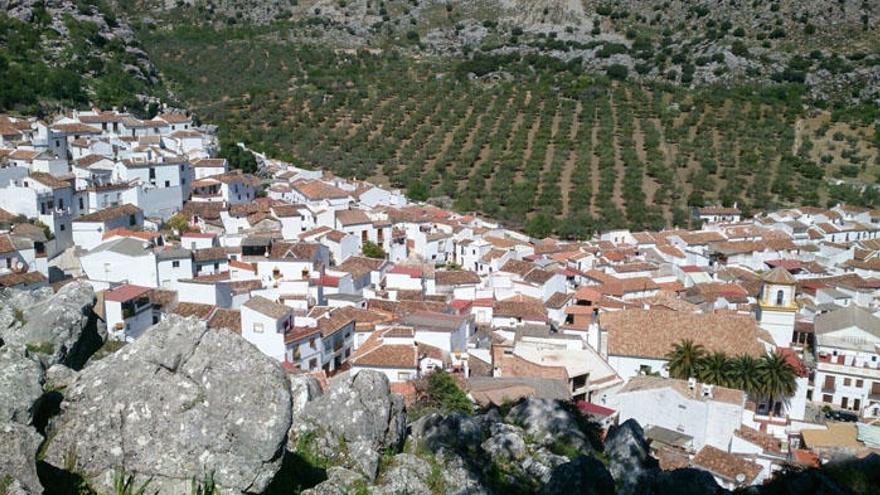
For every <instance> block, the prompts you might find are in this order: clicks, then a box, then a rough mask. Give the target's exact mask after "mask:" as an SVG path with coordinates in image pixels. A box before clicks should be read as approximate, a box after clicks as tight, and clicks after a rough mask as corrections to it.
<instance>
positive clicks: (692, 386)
mask: <svg viewBox="0 0 880 495" xmlns="http://www.w3.org/2000/svg"><path fill="white" fill-rule="evenodd" d="M695 388H697V379H696V378H693V377H691V378H688V390H694V389H695Z"/></svg>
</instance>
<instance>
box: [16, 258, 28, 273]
mask: <svg viewBox="0 0 880 495" xmlns="http://www.w3.org/2000/svg"><path fill="white" fill-rule="evenodd" d="M12 271H13V272H15V273H27V271H28V264H27V263H25V262H24V261H22V260H20V259H16V260H15V261H14V262H13V263H12Z"/></svg>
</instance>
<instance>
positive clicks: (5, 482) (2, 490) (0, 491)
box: [0, 474, 13, 495]
mask: <svg viewBox="0 0 880 495" xmlns="http://www.w3.org/2000/svg"><path fill="white" fill-rule="evenodd" d="M12 481H13V479H12V476H10V475H8V474H7V475H5V476H3V477H2V478H0V495H6V491H7V490H9V486H10V485H12Z"/></svg>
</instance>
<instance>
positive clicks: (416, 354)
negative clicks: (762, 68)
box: [0, 110, 880, 488]
mask: <svg viewBox="0 0 880 495" xmlns="http://www.w3.org/2000/svg"><path fill="white" fill-rule="evenodd" d="M216 155H217V149H216V137H215V129H212V128H205V127H197V126H195V125H194V123H193V120H192V119H191V118H190V117H189V116H188V115H187V114H185V113H182V112H168V113H160V114H159V115H157V116H156V117H155V118H153V119H151V120H141V119H138V118H135V117H133V116H132V115H129V114H126V113H120V112H117V111H97V110H95V111H89V112H73V113H71V114H69V115H66V116H62V117H58V118H56V119H55V120H53V121H51V122H46V121H41V120H38V119H35V118H16V117H9V116H0V160H2V168H0V286H2V287H5V288H18V289H36V288H40V287H44V286H47V285H53V286H55V287H57V286H59V285H61V284H64V283H66V282H68V281H70V280H73V279H82V280H86V281H88V282H89V283H90V284H91V285H92V286H94V288H95V290H96V292H97V294H98V299H97V304H96V306H95V311H96V313H97V314H98V315H99V317H100V319H101V320H102V321H103V323H104V324H106V327H107V329H108V331H109V332H110V334H111V336H112V338H115V339H119V340H124V341H133V340H135V339H137V338H138V337H139V336H140V335H141V334H142V333H143V332H144V331H146V330H147V329H148V328H150V327H151V326H152V325H154V324H156V323H157V322H159V321H161V320H163V319H164V318H167V317H168V316H169V315H171V314H176V315H182V316H188V317H195V318H198V319H201V320H204V321H205V322H206V323H207V325H208V326H209V327H211V328H216V329H218V331H220V329H227V330H229V331H233V332H236V333H239V334H240V335H241V336H242V337H243V338H245V339H247V340H248V341H249V342H251V343H253V345H255V346H256V347H257V348H259V349H260V350H261V351H262V352H263V353H265V354H266V355H268V356H271V357H272V358H274V359H276V360H278V361H279V362H280V363H282V365H283V366H284V367H285V368H286V369H287V370H289V372H291V373H312V374H315V375H316V376H319V377H322V379H325V378H328V377H334V376H337V375H340V374H343V373H345V374H354V373H358V372H359V371H361V370H365V369H370V370H376V371H379V372H382V373H384V374H385V375H386V376H387V377H388V379H389V380H390V382H391V383H392V386H393V388H394V390H395V391H396V392H399V393H401V394H403V395H404V396H405V397H406V398H407V399H408V400H412V398H413V394H414V393H415V387H414V385H413V381H414V380H417V379H419V378H420V377H423V376H425V375H426V374H428V373H431V372H432V371H434V370H438V369H443V370H446V371H448V372H450V373H453V374H454V375H455V376H456V377H457V379H458V381H459V382H460V383H461V384H462V386H463V387H464V389H465V390H466V391H467V393H468V394H469V396H470V397H471V398H472V399H473V400H474V401H475V402H477V403H478V404H480V405H483V406H488V405H493V404H494V405H499V404H502V403H504V402H507V401H511V400H516V399H519V398H522V397H529V396H536V397H546V398H554V399H562V400H571V401H574V402H575V403H576V404H577V405H578V407H580V409H581V410H582V411H583V412H584V414H588V415H590V416H591V417H592V418H593V419H594V420H596V421H600V422H602V423H603V424H605V425H611V424H613V423H616V422H623V421H625V420H627V419H629V418H635V419H636V420H638V421H639V423H640V424H641V425H643V426H644V428H645V431H646V436H647V437H648V438H649V440H650V441H651V449H652V452H653V454H654V455H655V456H656V457H657V458H658V459H659V460H660V463H661V466H662V467H664V468H676V467H683V466H695V467H699V468H702V469H705V470H708V471H710V472H711V473H712V474H713V475H714V477H715V478H716V480H717V481H718V482H719V483H720V484H721V485H722V486H724V487H726V488H734V487H738V486H743V485H748V484H755V483H761V482H762V481H764V480H767V479H769V478H771V477H772V476H773V473H774V471H776V470H779V469H781V468H782V467H784V466H786V465H801V466H816V465H819V464H820V463H823V462H826V461H829V460H832V459H836V458H840V457H850V456H863V455H866V454H867V453H869V452H871V451H872V450H874V451H876V450H877V449H878V448H880V426H877V424H878V422H880V318H878V317H877V316H876V314H875V313H877V312H878V310H880V239H878V236H880V211H876V210H873V211H871V210H866V209H861V208H855V207H849V206H846V205H838V206H836V207H833V208H829V209H823V208H813V207H804V208H793V209H787V210H780V211H774V212H769V213H764V214H760V215H757V216H756V217H754V218H750V219H744V218H741V215H740V212H739V211H738V210H737V209H736V208H727V207H709V208H702V209H696V210H694V211H693V216H694V222H695V224H699V225H700V228H699V230H666V231H662V232H629V231H626V230H616V231H611V232H604V233H602V234H601V235H597V236H596V237H595V238H594V239H592V240H589V241H583V242H562V241H558V240H554V239H531V238H529V237H527V236H526V235H523V234H522V233H520V232H516V231H513V230H509V229H505V228H502V227H501V226H499V225H497V224H495V223H493V222H492V221H490V220H487V219H482V218H478V217H476V216H473V215H464V214H459V213H455V212H453V211H449V210H445V209H441V208H438V207H435V206H430V205H427V204H423V203H414V202H411V201H408V200H407V198H406V197H405V196H404V195H403V194H402V193H401V192H400V191H396V190H389V189H387V188H382V187H378V186H376V185H372V184H369V183H367V182H361V181H353V180H346V179H342V178H339V177H335V176H333V175H331V174H329V173H327V172H322V171H320V170H304V169H301V168H297V167H294V166H292V165H289V164H286V163H282V162H279V161H276V160H271V159H267V158H265V157H260V159H259V164H260V171H259V174H258V175H257V176H255V175H249V174H245V173H241V172H239V171H235V170H230V169H229V167H228V164H227V163H226V161H225V160H223V159H219V158H216ZM688 347H689V348H690V349H691V351H693V350H694V349H698V350H699V351H700V352H702V353H705V354H707V355H709V356H719V355H720V354H718V353H724V355H725V356H727V357H729V358H742V359H746V360H747V359H748V358H749V357H751V358H753V359H755V360H756V361H760V360H761V359H766V358H768V357H770V358H777V359H781V360H784V363H785V364H786V365H787V366H788V367H789V368H790V369H791V370H792V371H793V373H794V375H795V378H794V382H793V387H792V390H789V391H788V393H784V394H776V395H771V394H767V393H761V392H756V391H743V390H740V389H738V388H733V387H725V386H722V385H719V384H713V383H708V382H705V380H704V382H700V381H699V380H697V379H696V377H691V378H689V379H674V378H669V375H670V370H671V369H672V366H671V365H670V361H672V360H674V359H675V353H676V352H677V353H678V355H679V356H680V355H681V354H682V353H685V352H688V351H687V348H688ZM678 369H680V368H678ZM684 378H687V376H685V377H684ZM325 381H326V380H325Z"/></svg>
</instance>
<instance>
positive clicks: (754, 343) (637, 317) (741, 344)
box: [599, 309, 764, 359]
mask: <svg viewBox="0 0 880 495" xmlns="http://www.w3.org/2000/svg"><path fill="white" fill-rule="evenodd" d="M599 326H600V327H601V328H602V329H603V330H605V331H607V332H608V354H612V355H617V356H639V357H646V358H656V359H664V358H665V356H666V354H667V353H668V352H669V351H670V350H671V349H672V347H673V345H674V344H677V343H679V342H681V341H682V340H685V339H690V340H692V341H694V342H695V343H697V344H700V345H702V346H703V347H705V348H706V349H707V350H708V351H710V352H715V351H719V352H725V353H727V354H728V355H730V356H738V355H741V354H749V355H752V356H755V357H759V356H761V355H763V354H764V347H763V346H762V345H761V343H760V342H759V341H758V336H759V332H758V330H759V329H758V324H757V322H756V321H755V320H754V319H753V318H751V317H750V316H745V315H718V314H714V313H713V314H697V313H690V312H682V311H665V310H643V309H628V310H624V311H615V312H605V313H602V314H601V315H600V319H599Z"/></svg>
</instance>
